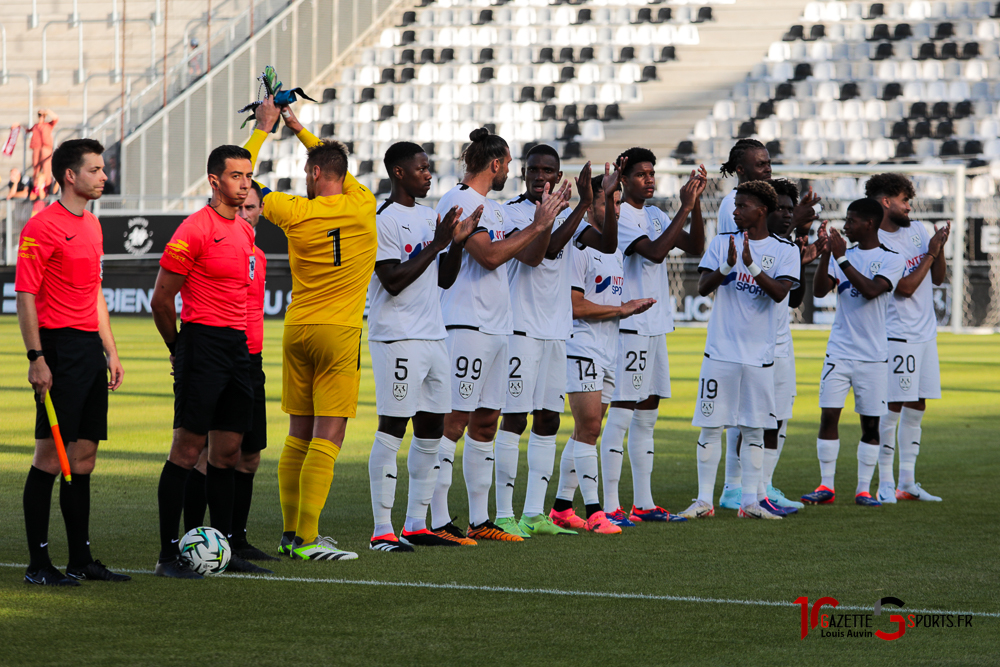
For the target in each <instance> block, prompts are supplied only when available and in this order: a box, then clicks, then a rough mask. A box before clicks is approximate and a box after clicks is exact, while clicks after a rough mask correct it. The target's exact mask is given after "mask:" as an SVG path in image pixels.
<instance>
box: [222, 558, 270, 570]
mask: <svg viewBox="0 0 1000 667" xmlns="http://www.w3.org/2000/svg"><path fill="white" fill-rule="evenodd" d="M226 572H235V573H237V574H274V570H268V569H265V568H263V567H260V566H259V565H254V564H253V563H251V562H250V561H248V560H244V559H243V558H240V557H239V556H237V555H236V554H232V555H231V556H230V557H229V565H228V566H227V567H226Z"/></svg>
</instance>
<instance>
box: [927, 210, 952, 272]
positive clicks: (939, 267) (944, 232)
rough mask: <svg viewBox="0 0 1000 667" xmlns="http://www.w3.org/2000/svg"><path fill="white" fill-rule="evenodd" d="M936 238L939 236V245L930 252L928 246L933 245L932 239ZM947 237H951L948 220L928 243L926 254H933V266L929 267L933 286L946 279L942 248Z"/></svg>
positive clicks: (946, 266) (946, 241) (946, 268)
mask: <svg viewBox="0 0 1000 667" xmlns="http://www.w3.org/2000/svg"><path fill="white" fill-rule="evenodd" d="M937 236H940V238H941V245H940V247H938V249H937V250H934V251H932V250H931V248H930V245H931V244H932V243H934V238H935V237H937ZM949 236H951V221H950V220H949V221H948V222H947V224H945V226H944V227H942V228H941V229H939V230H937V231H936V232H934V236H932V237H931V240H930V243H928V248H927V254H930V253H931V252H934V266H932V267H931V281H933V283H934V284H935V285H941V284H943V283H944V281H945V279H946V278H947V277H948V265H947V264H946V263H945V258H944V247H945V245H946V244H947V243H948V237H949Z"/></svg>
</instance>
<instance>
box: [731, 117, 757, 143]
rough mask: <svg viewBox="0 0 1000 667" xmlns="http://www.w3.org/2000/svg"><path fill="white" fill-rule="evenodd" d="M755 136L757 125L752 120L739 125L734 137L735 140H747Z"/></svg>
mask: <svg viewBox="0 0 1000 667" xmlns="http://www.w3.org/2000/svg"><path fill="white" fill-rule="evenodd" d="M755 134H757V124H756V123H754V122H753V121H752V120H745V121H743V122H742V123H740V129H739V131H738V133H737V135H736V137H735V138H736V139H749V138H750V137H752V136H753V135H755Z"/></svg>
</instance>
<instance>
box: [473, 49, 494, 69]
mask: <svg viewBox="0 0 1000 667" xmlns="http://www.w3.org/2000/svg"><path fill="white" fill-rule="evenodd" d="M490 62H493V49H491V48H490V47H488V46H487V47H486V48H485V49H481V50H480V51H479V60H477V61H476V64H477V65H481V64H483V63H490Z"/></svg>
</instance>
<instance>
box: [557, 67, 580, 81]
mask: <svg viewBox="0 0 1000 667" xmlns="http://www.w3.org/2000/svg"><path fill="white" fill-rule="evenodd" d="M575 78H576V69H574V68H573V67H572V66H566V67H563V68H562V70H561V71H560V72H559V83H568V82H570V81H572V80H573V79H575Z"/></svg>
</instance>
